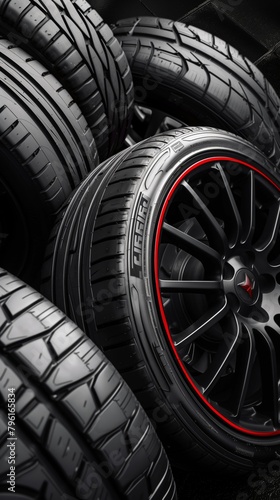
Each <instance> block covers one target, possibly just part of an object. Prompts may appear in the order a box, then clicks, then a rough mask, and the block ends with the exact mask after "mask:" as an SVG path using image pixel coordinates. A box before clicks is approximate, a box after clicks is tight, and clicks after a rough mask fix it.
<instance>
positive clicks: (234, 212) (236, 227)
mask: <svg viewBox="0 0 280 500" xmlns="http://www.w3.org/2000/svg"><path fill="white" fill-rule="evenodd" d="M217 167H218V170H219V172H220V175H221V177H222V180H223V183H224V186H225V189H226V194H227V205H228V210H227V215H228V216H229V219H230V224H229V225H230V231H231V233H232V234H231V244H232V246H234V245H236V243H237V242H238V241H240V237H241V230H242V221H241V217H240V213H239V210H238V207H237V205H236V202H235V199H234V196H233V193H232V190H231V187H230V184H229V182H228V179H227V176H226V174H225V172H224V169H223V168H222V166H221V164H220V163H218V164H217ZM225 209H226V208H225Z"/></svg>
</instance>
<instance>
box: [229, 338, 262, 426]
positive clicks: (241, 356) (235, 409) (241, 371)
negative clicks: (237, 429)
mask: <svg viewBox="0 0 280 500" xmlns="http://www.w3.org/2000/svg"><path fill="white" fill-rule="evenodd" d="M255 349H256V348H255V339H254V336H253V335H252V333H251V332H250V330H249V329H247V334H246V337H245V336H244V335H243V338H242V343H241V344H240V346H239V348H238V350H237V353H236V367H235V377H234V389H233V393H232V395H231V401H230V403H231V404H230V406H231V411H232V413H233V415H235V417H238V416H239V414H240V411H241V410H242V408H243V406H244V401H245V397H246V394H247V390H248V386H249V382H250V379H251V375H252V368H253V364H254V361H255V358H256V351H255Z"/></svg>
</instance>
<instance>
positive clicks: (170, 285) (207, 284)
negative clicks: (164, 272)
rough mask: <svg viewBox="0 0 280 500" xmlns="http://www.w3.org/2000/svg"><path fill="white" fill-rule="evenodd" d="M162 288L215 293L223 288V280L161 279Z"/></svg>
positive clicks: (173, 291) (166, 290)
mask: <svg viewBox="0 0 280 500" xmlns="http://www.w3.org/2000/svg"><path fill="white" fill-rule="evenodd" d="M160 288H161V291H162V292H166V293H176V292H177V293H178V292H179V293H182V292H185V293H213V292H214V291H215V290H221V289H222V281H178V280H160Z"/></svg>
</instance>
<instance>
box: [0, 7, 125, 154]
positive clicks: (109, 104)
mask: <svg viewBox="0 0 280 500" xmlns="http://www.w3.org/2000/svg"><path fill="white" fill-rule="evenodd" d="M0 30H2V33H5V34H6V35H7V36H8V37H9V39H10V40H12V41H15V42H16V43H17V44H19V45H20V46H21V47H23V48H25V50H27V51H28V52H29V53H30V54H32V55H33V56H34V57H35V58H36V59H37V60H38V61H40V62H41V63H42V64H44V66H46V67H47V68H48V69H49V71H50V72H51V73H53V74H54V75H55V76H56V77H57V79H58V80H59V81H60V82H61V84H62V85H63V86H64V87H65V88H66V89H67V90H68V91H69V93H70V94H71V96H72V98H73V99H74V100H75V101H76V102H77V104H78V105H79V106H80V108H81V110H82V112H83V114H84V116H85V118H86V120H87V122H88V124H89V127H90V129H91V131H92V134H93V136H94V138H95V141H96V144H97V148H98V151H99V155H100V158H101V159H102V160H105V159H106V158H108V157H109V156H111V155H112V154H113V153H114V152H115V151H116V150H118V149H119V148H120V147H121V146H122V144H123V141H124V139H125V136H126V134H127V130H128V127H129V124H130V121H131V117H132V111H133V83H132V76H131V72H130V69H129V66H128V63H127V60H126V57H125V55H124V53H123V51H122V49H121V47H120V45H119V43H118V41H117V40H116V38H115V37H114V36H113V33H112V31H111V29H110V28H109V26H108V25H107V24H105V23H104V22H103V20H102V18H101V17H100V16H99V14H98V13H97V12H96V11H95V10H94V9H92V7H91V6H90V5H89V3H87V2H86V1H83V2H80V1H77V0H62V1H60V0H48V1H47V2H46V1H44V2H43V1H41V0H24V2H23V1H22V0H20V1H18V2H14V1H12V0H10V1H8V2H7V1H6V0H1V1H0Z"/></svg>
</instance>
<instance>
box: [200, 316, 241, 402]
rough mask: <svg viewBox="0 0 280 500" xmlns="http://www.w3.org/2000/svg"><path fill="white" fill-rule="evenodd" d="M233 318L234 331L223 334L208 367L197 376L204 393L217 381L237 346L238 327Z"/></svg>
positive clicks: (209, 390)
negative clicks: (221, 340)
mask: <svg viewBox="0 0 280 500" xmlns="http://www.w3.org/2000/svg"><path fill="white" fill-rule="evenodd" d="M234 319H235V331H234V332H231V333H230V334H227V333H226V334H225V336H224V339H223V342H222V343H221V345H220V347H219V349H218V351H217V353H216V354H215V356H214V358H213V361H212V363H211V364H210V367H209V369H208V370H207V371H206V373H204V374H203V375H201V376H200V377H198V378H197V382H198V383H199V384H200V385H201V387H202V388H203V392H204V394H208V395H209V393H210V392H211V390H212V389H213V388H214V387H215V386H216V384H217V383H218V382H219V380H220V378H221V376H222V375H223V373H224V370H225V368H226V367H227V364H228V363H229V360H230V358H231V356H232V355H233V354H234V353H235V350H236V348H237V346H238V338H239V334H240V328H239V324H238V321H237V320H236V318H234Z"/></svg>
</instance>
